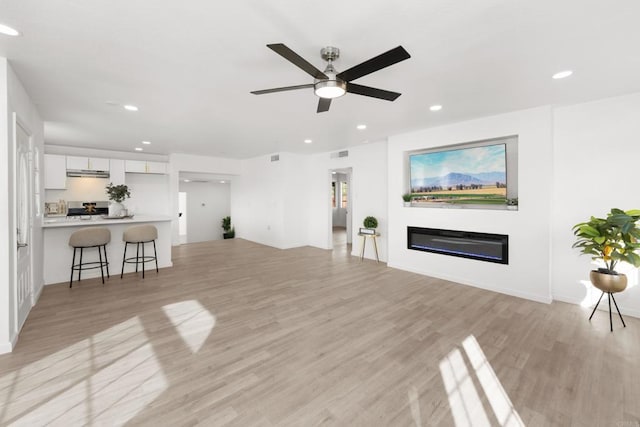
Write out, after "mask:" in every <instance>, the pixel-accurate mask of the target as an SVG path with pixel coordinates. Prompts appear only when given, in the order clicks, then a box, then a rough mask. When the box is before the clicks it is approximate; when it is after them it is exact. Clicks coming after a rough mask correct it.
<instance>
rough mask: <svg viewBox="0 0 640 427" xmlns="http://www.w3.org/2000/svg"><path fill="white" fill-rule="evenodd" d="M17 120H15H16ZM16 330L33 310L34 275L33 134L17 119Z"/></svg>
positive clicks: (18, 329)
mask: <svg viewBox="0 0 640 427" xmlns="http://www.w3.org/2000/svg"><path fill="white" fill-rule="evenodd" d="M14 123H16V122H14ZM15 146H16V149H15V150H16V151H15V153H16V169H15V171H16V212H15V221H16V242H17V245H16V285H17V289H16V294H15V313H16V326H17V330H16V332H18V331H20V329H21V328H22V325H23V324H24V321H25V320H26V319H27V315H28V314H29V311H30V310H31V301H32V298H31V297H32V293H33V285H32V282H33V276H32V274H31V228H32V216H31V205H32V203H31V200H32V197H33V187H32V182H31V177H32V176H33V173H32V165H31V138H30V137H29V135H28V133H27V132H26V131H25V130H24V129H23V128H22V126H20V125H19V124H17V123H16V141H15Z"/></svg>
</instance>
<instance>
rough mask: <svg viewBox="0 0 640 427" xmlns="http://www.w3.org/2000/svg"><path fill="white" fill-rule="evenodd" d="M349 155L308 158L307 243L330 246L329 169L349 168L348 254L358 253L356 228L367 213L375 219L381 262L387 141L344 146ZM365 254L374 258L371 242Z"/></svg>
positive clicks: (384, 251) (383, 257)
mask: <svg viewBox="0 0 640 427" xmlns="http://www.w3.org/2000/svg"><path fill="white" fill-rule="evenodd" d="M348 151H349V156H348V157H343V158H331V156H330V153H320V154H315V155H312V156H309V157H310V161H309V163H308V176H307V189H308V191H307V193H308V194H307V203H306V204H307V205H308V212H309V214H308V215H309V219H308V221H309V226H308V228H309V243H308V244H309V245H311V246H316V247H319V248H325V249H329V248H331V245H332V242H331V215H332V208H331V192H330V189H331V179H332V177H331V170H332V169H345V168H349V167H351V168H352V171H351V188H350V190H351V213H352V221H353V228H352V236H351V238H352V241H353V247H352V254H353V255H359V254H360V248H361V246H360V245H361V244H362V242H361V238H359V237H358V235H357V234H358V229H359V228H360V227H362V221H363V220H364V218H365V217H367V216H374V217H376V218H377V219H378V231H379V232H380V237H379V238H378V252H379V256H380V260H381V261H386V260H387V239H388V238H389V236H388V225H387V224H388V221H387V219H388V217H387V173H386V170H387V142H386V141H378V142H373V143H369V144H361V145H358V146H353V147H349V148H348ZM365 257H366V258H369V259H375V252H374V250H373V247H372V245H370V244H368V245H367V247H366V252H365Z"/></svg>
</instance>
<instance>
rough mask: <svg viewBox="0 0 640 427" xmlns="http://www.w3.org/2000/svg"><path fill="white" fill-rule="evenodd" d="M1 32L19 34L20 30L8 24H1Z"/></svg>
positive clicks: (7, 34)
mask: <svg viewBox="0 0 640 427" xmlns="http://www.w3.org/2000/svg"><path fill="white" fill-rule="evenodd" d="M0 34H4V35H5V36H12V37H15V36H19V35H20V31H18V30H16V29H14V28H11V27H9V26H8V25H4V24H0Z"/></svg>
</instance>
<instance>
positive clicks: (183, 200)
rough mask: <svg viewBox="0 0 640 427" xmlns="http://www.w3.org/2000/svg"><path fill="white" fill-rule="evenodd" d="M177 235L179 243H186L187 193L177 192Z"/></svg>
mask: <svg viewBox="0 0 640 427" xmlns="http://www.w3.org/2000/svg"><path fill="white" fill-rule="evenodd" d="M178 235H179V236H180V244H181V245H182V244H184V243H187V193H186V192H185V191H180V192H178Z"/></svg>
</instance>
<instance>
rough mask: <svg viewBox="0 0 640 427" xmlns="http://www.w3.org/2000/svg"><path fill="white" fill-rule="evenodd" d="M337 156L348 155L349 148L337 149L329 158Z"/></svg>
mask: <svg viewBox="0 0 640 427" xmlns="http://www.w3.org/2000/svg"><path fill="white" fill-rule="evenodd" d="M339 157H349V150H343V151H337V152H335V153H331V154H330V155H329V158H331V159H337V158H339Z"/></svg>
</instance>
